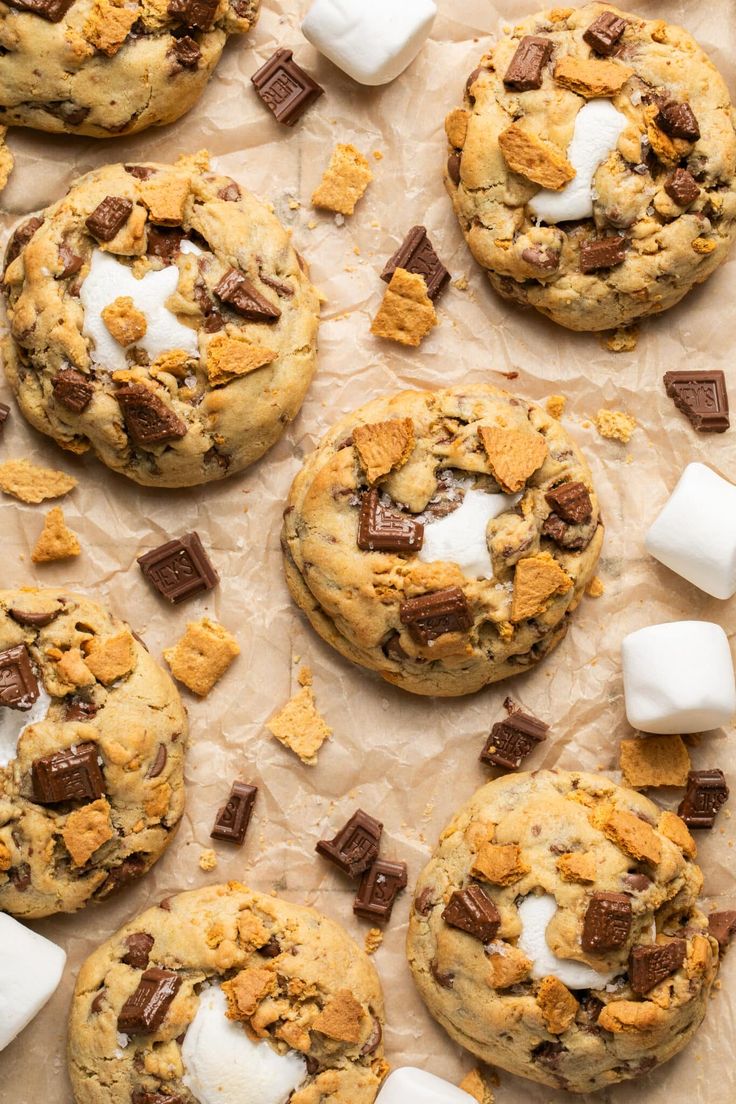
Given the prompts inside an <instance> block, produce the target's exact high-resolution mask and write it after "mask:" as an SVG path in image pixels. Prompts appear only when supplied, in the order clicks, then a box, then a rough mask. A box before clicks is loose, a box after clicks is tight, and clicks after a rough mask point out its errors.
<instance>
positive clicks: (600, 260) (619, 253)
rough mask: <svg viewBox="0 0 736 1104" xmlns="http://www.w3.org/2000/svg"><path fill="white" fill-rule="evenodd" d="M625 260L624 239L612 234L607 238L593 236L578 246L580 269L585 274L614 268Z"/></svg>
mask: <svg viewBox="0 0 736 1104" xmlns="http://www.w3.org/2000/svg"><path fill="white" fill-rule="evenodd" d="M625 260H626V239H625V238H621V237H619V235H618V234H614V235H613V236H612V237H609V238H593V239H591V240H590V241H585V242H583V243H582V245H581V246H580V271H581V272H584V273H585V274H586V275H588V274H590V273H591V272H600V271H601V270H603V269H607V268H615V266H616V265H620V264H621V263H622V262H623V261H625Z"/></svg>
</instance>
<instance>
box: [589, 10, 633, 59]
mask: <svg viewBox="0 0 736 1104" xmlns="http://www.w3.org/2000/svg"><path fill="white" fill-rule="evenodd" d="M625 30H626V20H625V19H622V18H621V16H619V15H616V13H615V12H612V11H607V12H601V14H600V15H599V16H598V18H597V19H594V20H593V22H592V23H591V24H590V26H589V27H588V29H587V30H586V31H585V33H584V34H583V41H584V42H587V43H588V45H589V46H590V47H591V48H592V49H593V50H595V52H596V53H597V54H602V55H603V57H611V56H612V55H613V54H615V53H616V51H617V49H618V44H619V42H620V41H621V36H622V35H623V33H624V31H625Z"/></svg>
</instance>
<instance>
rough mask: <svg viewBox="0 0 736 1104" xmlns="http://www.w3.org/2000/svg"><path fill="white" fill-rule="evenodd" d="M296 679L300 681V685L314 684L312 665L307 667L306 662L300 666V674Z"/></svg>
mask: <svg viewBox="0 0 736 1104" xmlns="http://www.w3.org/2000/svg"><path fill="white" fill-rule="evenodd" d="M296 681H297V682H298V683H299V685H300V686H311V685H312V669H311V667H307V665H306V663H305V664H304V665H303V666H302V667H300V668H299V671H298V674H297V676H296Z"/></svg>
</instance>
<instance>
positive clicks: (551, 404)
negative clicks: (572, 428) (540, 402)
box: [544, 395, 567, 422]
mask: <svg viewBox="0 0 736 1104" xmlns="http://www.w3.org/2000/svg"><path fill="white" fill-rule="evenodd" d="M544 405H545V409H546V411H547V413H548V414H549V416H550V418H554V419H555V421H558V422H559V420H560V418H561V417H562V415H563V414H564V413H565V407H566V406H567V399H566V398H565V396H564V395H550V396H549V398H548V399H547V402H546V403H545V404H544Z"/></svg>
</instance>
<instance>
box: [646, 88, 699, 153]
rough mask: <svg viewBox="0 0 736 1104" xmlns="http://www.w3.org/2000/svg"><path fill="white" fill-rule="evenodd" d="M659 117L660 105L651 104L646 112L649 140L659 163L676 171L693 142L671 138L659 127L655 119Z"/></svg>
mask: <svg viewBox="0 0 736 1104" xmlns="http://www.w3.org/2000/svg"><path fill="white" fill-rule="evenodd" d="M658 115H659V105H658V104H650V105H649V106H648V107H647V108H645V110H644V118H645V120H646V127H647V138H648V139H649V144H650V146H651V147H652V150H653V152H654V154H655V155H656V157H657V160H658V161H661V162H662V164H663V165H664V166H665V167H666V168H668V169H674V168H676V167H677V165H678V164H679V163H680V161H681V160H682V158H683V157H685V156H686V155H687V154H688V153H689V152H690V150H691V148H692V142H688V141H687V140H686V139H685V138H671V137H670V135H669V134H665V132H664V131H663V130H660V129H659V127H658V126H657V124H656V122H655V119H656V118H657V116H658Z"/></svg>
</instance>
